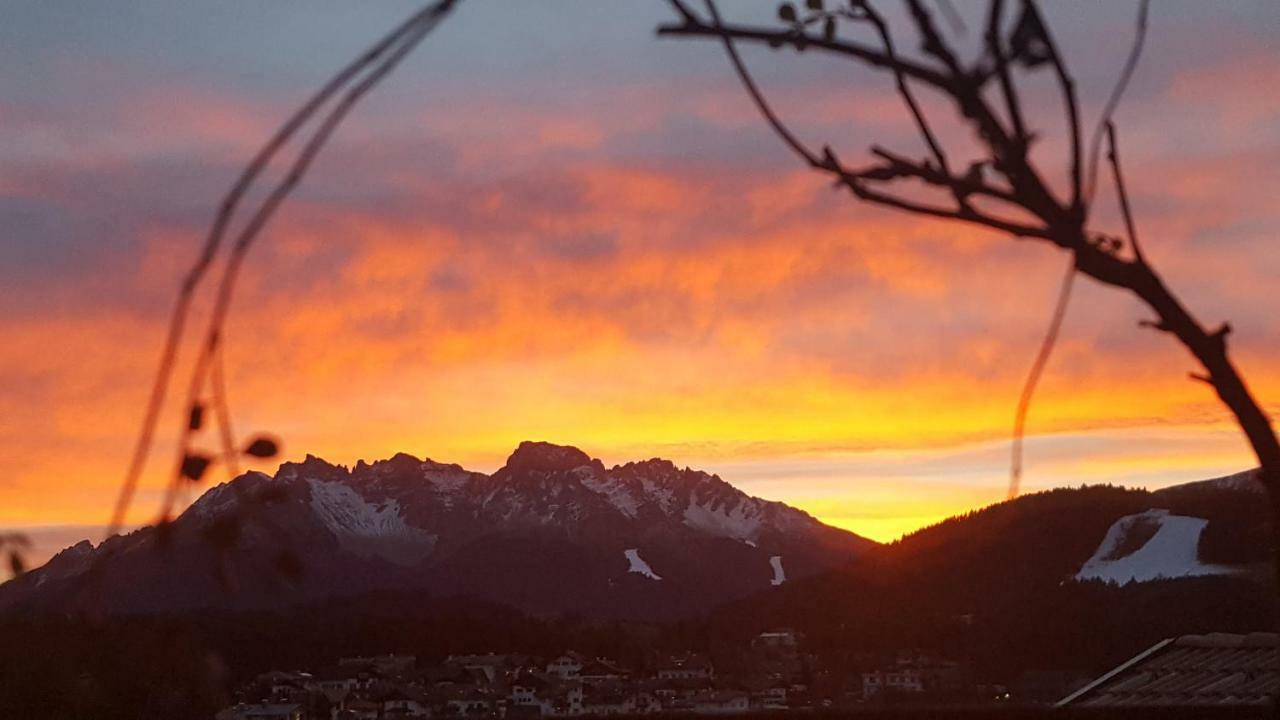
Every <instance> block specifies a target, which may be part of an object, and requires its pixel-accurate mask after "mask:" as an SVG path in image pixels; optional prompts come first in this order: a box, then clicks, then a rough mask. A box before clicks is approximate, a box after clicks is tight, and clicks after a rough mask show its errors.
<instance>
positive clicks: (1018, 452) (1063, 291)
mask: <svg viewBox="0 0 1280 720" xmlns="http://www.w3.org/2000/svg"><path fill="white" fill-rule="evenodd" d="M1075 278H1076V257H1075V254H1074V253H1073V254H1072V255H1071V257H1069V258H1068V259H1067V272H1066V274H1064V275H1063V277H1062V284H1061V285H1059V286H1058V299H1057V302H1056V303H1055V304H1054V307H1053V315H1052V317H1050V319H1049V329H1048V330H1047V331H1046V332H1045V335H1044V340H1042V341H1041V343H1040V350H1039V352H1037V353H1036V359H1035V361H1034V362H1032V363H1031V371H1030V372H1028V373H1027V379H1026V382H1025V383H1023V386H1022V394H1021V395H1020V396H1019V397H1018V410H1017V412H1016V413H1015V414H1014V421H1013V447H1012V461H1011V462H1010V464H1009V493H1008V498H1009V499H1010V500H1012V499H1014V498H1015V497H1017V496H1018V490H1019V488H1020V486H1021V485H1022V447H1023V444H1024V442H1023V441H1024V439H1025V438H1026V435H1027V413H1028V412H1029V411H1030V410H1031V398H1032V397H1033V396H1034V395H1035V392H1036V386H1037V385H1039V383H1040V378H1041V376H1043V375H1044V369H1045V367H1046V366H1047V365H1048V364H1049V358H1050V356H1052V355H1053V348H1054V347H1055V346H1056V345H1057V343H1058V333H1059V332H1060V331H1061V330H1062V321H1063V320H1064V319H1065V318H1066V316H1067V305H1068V304H1069V303H1070V302H1071V288H1072V287H1073V285H1074V284H1075Z"/></svg>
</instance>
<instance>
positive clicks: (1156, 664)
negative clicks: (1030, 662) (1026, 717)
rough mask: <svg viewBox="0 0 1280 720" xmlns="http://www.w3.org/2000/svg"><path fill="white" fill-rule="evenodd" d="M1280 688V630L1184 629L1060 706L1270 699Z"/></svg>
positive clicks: (1261, 701)
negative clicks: (1279, 632) (1186, 632)
mask: <svg viewBox="0 0 1280 720" xmlns="http://www.w3.org/2000/svg"><path fill="white" fill-rule="evenodd" d="M1277 693H1280V635H1277V634H1276V633H1249V634H1247V635H1232V634H1227V633H1211V634H1208V635H1183V636H1181V637H1177V638H1168V639H1165V640H1161V641H1160V642H1158V643H1156V644H1155V645H1152V646H1151V647H1149V648H1147V649H1146V650H1143V651H1142V652H1140V653H1138V654H1137V655H1135V656H1133V657H1132V658H1130V659H1129V660H1127V661H1125V662H1124V663H1122V664H1121V665H1120V666H1119V667H1117V668H1115V669H1114V670H1112V671H1110V672H1108V673H1106V674H1105V675H1103V676H1102V677H1100V678H1098V679H1097V680H1094V681H1093V682H1091V683H1089V684H1088V685H1086V686H1084V687H1083V688H1081V689H1080V690H1077V691H1076V692H1074V693H1072V694H1070V695H1068V696H1067V697H1065V698H1063V699H1062V700H1061V701H1059V702H1058V704H1057V705H1058V707H1063V706H1069V707H1085V708H1088V707H1112V706H1125V707H1152V706H1165V707H1167V706H1171V705H1181V706H1186V707H1199V706H1209V705H1213V706H1223V705H1228V706H1229V705H1241V706H1250V705H1266V704H1268V703H1270V702H1271V700H1272V698H1274V697H1275V696H1276V694H1277Z"/></svg>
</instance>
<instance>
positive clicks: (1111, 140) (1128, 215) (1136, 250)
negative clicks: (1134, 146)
mask: <svg viewBox="0 0 1280 720" xmlns="http://www.w3.org/2000/svg"><path fill="white" fill-rule="evenodd" d="M1107 160H1108V161H1109V162H1110V163H1111V173H1112V178H1113V179H1114V181H1115V186H1116V197H1117V199H1118V200H1119V201H1120V214H1121V215H1123V216H1124V227H1125V231H1126V232H1128V233H1129V247H1131V248H1133V256H1134V257H1135V258H1136V259H1137V261H1138V262H1140V263H1142V264H1143V265H1145V264H1146V263H1147V259H1146V257H1145V256H1143V254H1142V245H1140V244H1139V243H1138V229H1137V227H1136V226H1135V225H1134V222H1133V212H1132V211H1131V210H1130V209H1129V194H1128V193H1127V192H1125V189H1124V173H1122V172H1121V170H1120V154H1119V151H1118V150H1117V149H1116V126H1115V125H1114V124H1112V123H1111V122H1108V123H1107Z"/></svg>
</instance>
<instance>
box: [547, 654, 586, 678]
mask: <svg viewBox="0 0 1280 720" xmlns="http://www.w3.org/2000/svg"><path fill="white" fill-rule="evenodd" d="M583 663H584V658H583V657H582V656H581V655H579V654H578V653H576V652H572V651H570V652H567V653H565V654H564V655H561V656H560V657H558V658H556V659H555V660H552V661H551V662H549V663H547V674H548V675H554V676H556V677H558V678H560V679H561V680H576V679H577V678H578V675H579V674H580V673H581V672H582V666H583Z"/></svg>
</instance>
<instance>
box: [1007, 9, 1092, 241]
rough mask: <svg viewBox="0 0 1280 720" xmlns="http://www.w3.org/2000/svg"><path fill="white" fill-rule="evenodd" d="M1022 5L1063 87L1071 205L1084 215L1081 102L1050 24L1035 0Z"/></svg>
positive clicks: (1074, 209)
mask: <svg viewBox="0 0 1280 720" xmlns="http://www.w3.org/2000/svg"><path fill="white" fill-rule="evenodd" d="M1022 6H1023V12H1024V13H1027V14H1028V15H1029V17H1032V18H1034V22H1035V24H1036V26H1037V27H1038V28H1039V31H1040V36H1041V39H1042V40H1043V42H1044V45H1045V50H1047V52H1048V59H1049V63H1050V64H1051V65H1052V66H1053V73H1054V75H1055V76H1056V77H1057V78H1058V85H1059V87H1060V88H1061V90H1062V102H1063V105H1064V106H1065V107H1066V111H1067V133H1068V135H1069V136H1070V137H1069V138H1068V139H1069V140H1070V141H1071V208H1072V210H1073V211H1074V214H1077V215H1079V216H1080V217H1083V216H1084V212H1083V205H1082V203H1083V202H1084V197H1083V194H1082V192H1081V187H1082V180H1081V177H1082V170H1081V150H1080V144H1081V138H1080V101H1079V100H1078V99H1077V98H1076V83H1075V80H1074V79H1072V77H1071V73H1069V72H1067V64H1066V62H1065V61H1064V60H1063V59H1062V54H1061V53H1060V52H1059V51H1058V44H1057V43H1056V42H1054V40H1053V34H1052V33H1050V32H1049V26H1048V25H1046V24H1045V22H1044V16H1042V15H1041V14H1040V8H1039V6H1037V5H1036V3H1035V0H1022Z"/></svg>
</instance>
